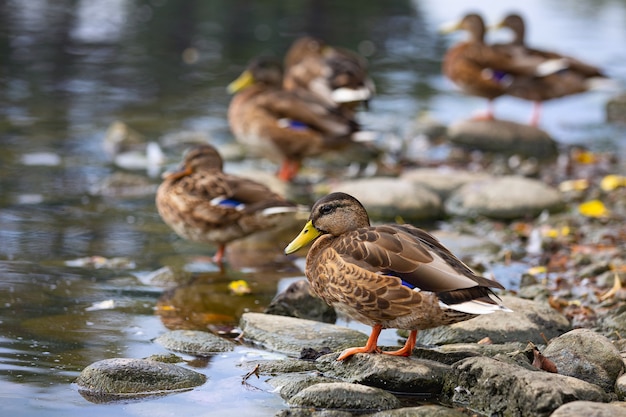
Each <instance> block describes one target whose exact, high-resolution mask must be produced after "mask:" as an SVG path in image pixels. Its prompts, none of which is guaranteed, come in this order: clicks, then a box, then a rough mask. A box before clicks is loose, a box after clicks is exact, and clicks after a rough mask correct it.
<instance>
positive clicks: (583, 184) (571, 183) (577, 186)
mask: <svg viewBox="0 0 626 417" xmlns="http://www.w3.org/2000/svg"><path fill="white" fill-rule="evenodd" d="M587 188H589V181H587V180H586V179H584V178H582V179H579V180H567V181H563V182H562V183H560V184H559V190H561V192H563V193H566V192H568V191H584V190H586V189H587Z"/></svg>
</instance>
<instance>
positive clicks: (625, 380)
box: [615, 375, 626, 401]
mask: <svg viewBox="0 0 626 417" xmlns="http://www.w3.org/2000/svg"><path fill="white" fill-rule="evenodd" d="M615 393H616V394H617V398H619V399H620V400H622V401H623V400H624V399H625V398H626V375H622V376H620V377H619V378H617V381H616V382H615Z"/></svg>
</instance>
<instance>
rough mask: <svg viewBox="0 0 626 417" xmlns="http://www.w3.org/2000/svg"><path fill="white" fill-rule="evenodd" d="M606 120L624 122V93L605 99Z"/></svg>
mask: <svg viewBox="0 0 626 417" xmlns="http://www.w3.org/2000/svg"><path fill="white" fill-rule="evenodd" d="M606 120H607V122H622V123H626V94H620V95H618V96H616V97H613V98H611V99H610V100H609V101H607V103H606Z"/></svg>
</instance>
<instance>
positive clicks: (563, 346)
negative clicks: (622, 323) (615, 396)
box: [543, 329, 624, 392]
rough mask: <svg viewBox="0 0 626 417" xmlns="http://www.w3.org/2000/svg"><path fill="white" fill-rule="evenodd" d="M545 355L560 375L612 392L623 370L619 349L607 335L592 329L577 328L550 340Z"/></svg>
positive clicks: (544, 351)
mask: <svg viewBox="0 0 626 417" xmlns="http://www.w3.org/2000/svg"><path fill="white" fill-rule="evenodd" d="M543 355H544V356H545V357H547V358H548V359H550V360H551V361H552V362H554V364H555V365H556V367H557V370H558V372H559V374H561V375H569V376H573V377H574V378H578V379H582V380H583V381H587V382H590V383H592V384H595V385H597V386H599V387H600V388H602V389H603V390H604V391H606V392H612V391H613V390H614V387H615V381H616V380H617V378H618V377H619V376H620V375H621V374H622V373H623V371H624V363H623V362H622V358H621V356H620V353H619V350H618V349H617V348H616V347H615V346H614V345H613V343H611V341H610V340H609V339H607V338H606V337H604V336H602V335H600V334H598V333H596V332H594V331H593V330H590V329H576V330H572V331H570V332H568V333H565V334H564V335H561V336H559V337H557V338H555V339H552V340H551V341H550V344H549V345H548V346H547V347H546V348H545V349H544V350H543Z"/></svg>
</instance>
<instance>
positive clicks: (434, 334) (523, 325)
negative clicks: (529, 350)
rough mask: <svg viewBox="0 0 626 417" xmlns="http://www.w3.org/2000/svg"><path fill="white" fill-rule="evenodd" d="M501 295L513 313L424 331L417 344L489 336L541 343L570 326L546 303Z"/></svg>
mask: <svg viewBox="0 0 626 417" xmlns="http://www.w3.org/2000/svg"><path fill="white" fill-rule="evenodd" d="M501 298H502V301H503V303H504V305H506V306H507V307H508V308H510V309H511V310H513V312H511V313H505V312H496V313H493V314H484V315H482V316H478V317H476V318H473V319H471V320H467V321H463V322H460V323H455V324H452V325H450V326H440V327H437V328H434V329H428V330H422V331H420V332H419V333H418V334H417V341H418V343H422V344H425V345H444V344H450V343H472V342H477V341H479V340H481V339H483V338H485V337H489V338H490V339H491V342H492V343H509V342H518V341H520V340H523V341H525V342H528V341H531V342H533V343H535V344H538V345H539V344H542V343H544V339H543V337H542V335H543V336H545V337H546V338H548V339H551V338H553V337H557V336H559V335H561V334H563V333H565V332H567V331H568V330H570V329H571V327H570V324H569V321H568V320H567V318H565V316H563V315H562V314H561V313H559V312H557V311H556V310H554V309H552V308H551V307H550V306H549V305H548V304H547V303H544V302H539V301H531V300H524V299H521V298H517V297H513V296H503V297H501Z"/></svg>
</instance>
